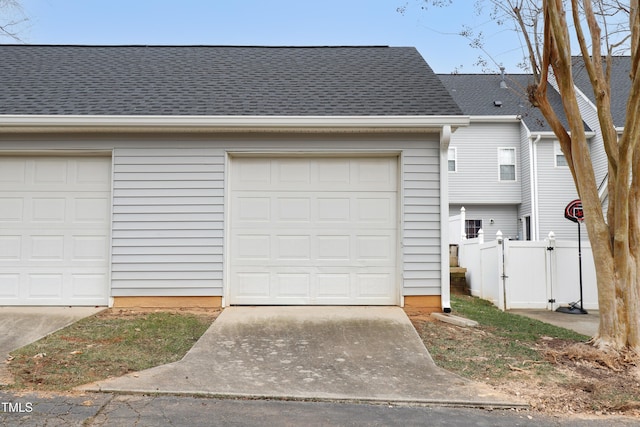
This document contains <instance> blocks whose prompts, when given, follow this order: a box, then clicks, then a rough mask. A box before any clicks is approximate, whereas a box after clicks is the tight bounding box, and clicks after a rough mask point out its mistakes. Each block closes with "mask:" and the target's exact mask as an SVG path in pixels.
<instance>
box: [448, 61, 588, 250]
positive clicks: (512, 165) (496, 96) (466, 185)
mask: <svg viewBox="0 0 640 427" xmlns="http://www.w3.org/2000/svg"><path fill="white" fill-rule="evenodd" d="M439 77H440V79H441V80H442V82H443V83H444V85H445V86H446V87H447V89H448V90H449V92H450V93H451V95H452V96H453V98H454V99H455V101H456V102H457V103H458V105H459V106H460V108H461V109H462V112H463V113H464V114H467V115H469V116H470V119H471V124H470V126H469V127H466V128H461V129H459V130H458V131H457V132H455V133H454V134H453V135H452V137H451V144H450V146H449V168H448V169H449V211H450V216H452V217H455V216H456V215H459V214H460V208H461V207H464V208H465V227H464V229H465V234H466V237H467V238H473V237H476V236H477V233H478V230H479V229H482V230H483V231H484V233H485V236H486V238H487V239H493V238H495V235H496V233H497V232H498V231H501V232H502V234H503V236H504V237H505V238H509V239H519V240H543V239H545V238H546V237H547V236H548V234H549V232H550V231H553V232H554V233H555V235H556V238H558V239H569V240H577V228H576V225H575V224H574V223H572V222H570V221H568V220H567V219H565V218H564V208H565V207H566V205H567V204H568V203H569V202H571V201H572V200H574V199H576V198H577V197H578V196H577V192H576V190H575V186H574V183H573V178H572V176H571V172H570V171H569V168H568V166H567V165H566V161H565V159H564V156H563V154H562V151H561V150H560V146H559V144H558V142H557V140H556V137H555V135H554V134H553V132H552V131H551V129H550V128H549V127H548V125H547V124H546V122H545V120H544V117H543V116H542V115H541V114H540V112H539V110H537V109H535V108H533V107H532V106H531V105H530V103H529V101H528V99H527V96H526V93H527V92H526V88H527V85H529V84H530V83H531V82H532V78H531V76H530V75H526V74H515V75H514V74H510V75H506V76H505V75H495V74H448V75H439ZM549 99H550V101H551V102H552V103H553V104H555V105H556V106H557V107H558V111H560V110H561V106H560V99H559V95H558V93H557V92H555V91H554V90H553V88H551V87H550V88H549ZM588 134H589V136H592V134H593V132H590V131H589V132H588ZM461 238H462V233H461V231H459V232H458V233H454V231H453V230H452V231H450V242H451V243H458V242H459V241H460V239H461ZM585 238H586V233H585Z"/></svg>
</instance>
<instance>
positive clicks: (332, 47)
mask: <svg viewBox="0 0 640 427" xmlns="http://www.w3.org/2000/svg"><path fill="white" fill-rule="evenodd" d="M3 46H8V47H113V48H117V47H203V48H239V49H244V48H261V49H340V48H362V49H368V48H403V47H404V46H389V45H209V44H64V43H63V44H55V43H36V44H29V43H0V47H3Z"/></svg>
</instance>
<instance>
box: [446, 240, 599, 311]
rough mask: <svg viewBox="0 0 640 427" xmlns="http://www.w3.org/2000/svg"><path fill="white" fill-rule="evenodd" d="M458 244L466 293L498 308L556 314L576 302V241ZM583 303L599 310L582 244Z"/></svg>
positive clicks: (587, 247) (588, 248) (591, 268)
mask: <svg viewBox="0 0 640 427" xmlns="http://www.w3.org/2000/svg"><path fill="white" fill-rule="evenodd" d="M499 234H500V233H499V232H498V236H497V238H496V240H493V241H490V242H486V243H484V241H483V236H482V235H481V236H480V237H479V238H476V239H469V240H461V242H460V243H459V245H460V246H459V249H458V256H459V259H460V266H461V267H465V268H466V269H467V285H468V286H469V287H470V289H471V294H472V295H474V296H477V297H479V298H483V299H486V300H489V301H491V302H492V303H493V304H495V305H496V306H497V307H499V308H500V309H502V310H509V309H513V308H536V309H548V310H555V309H556V308H558V307H559V306H566V305H568V304H570V303H573V302H578V301H579V300H580V269H579V267H578V265H579V261H578V242H577V241H575V242H574V241H560V240H555V239H554V237H553V233H549V234H550V237H549V238H548V239H547V240H545V241H537V242H532V241H510V240H508V239H504V240H503V239H502V238H501V236H499ZM582 304H583V307H584V308H585V309H587V310H589V309H592V310H594V309H598V292H597V288H596V273H595V267H594V263H593V254H592V252H591V246H590V244H589V243H588V242H582Z"/></svg>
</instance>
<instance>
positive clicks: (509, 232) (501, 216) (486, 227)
mask: <svg viewBox="0 0 640 427" xmlns="http://www.w3.org/2000/svg"><path fill="white" fill-rule="evenodd" d="M460 208H461V206H460V205H449V212H451V213H453V212H460ZM464 209H465V218H466V219H467V220H472V219H475V220H478V219H479V220H482V231H484V239H485V241H487V242H488V241H490V240H494V239H495V238H496V233H497V232H498V231H501V232H502V235H503V236H504V238H508V239H510V240H516V239H519V238H520V235H521V234H522V233H521V228H522V227H521V226H520V221H519V220H518V206H517V205H465V206H464ZM491 220H493V224H492V223H491Z"/></svg>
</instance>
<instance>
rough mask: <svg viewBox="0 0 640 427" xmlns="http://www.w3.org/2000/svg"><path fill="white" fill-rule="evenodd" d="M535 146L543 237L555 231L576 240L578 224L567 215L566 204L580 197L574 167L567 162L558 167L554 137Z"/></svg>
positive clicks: (565, 238) (541, 233)
mask: <svg viewBox="0 0 640 427" xmlns="http://www.w3.org/2000/svg"><path fill="white" fill-rule="evenodd" d="M536 148H537V150H538V151H537V154H538V204H539V209H538V214H539V216H540V218H539V224H540V239H545V238H546V237H547V235H548V234H549V232H550V231H553V232H554V233H555V235H556V238H557V239H559V240H577V239H578V234H577V233H578V231H577V225H576V224H575V223H573V222H571V221H569V220H568V219H566V218H565V217H564V209H565V207H566V206H567V204H569V202H571V201H572V200H575V199H577V198H578V193H577V192H576V188H575V185H574V183H573V178H572V177H571V171H569V167H568V166H559V167H556V165H555V154H554V153H555V152H554V142H553V140H551V139H543V140H541V141H540V142H539V143H538V144H537V147H536ZM583 234H584V237H586V232H585V233H583Z"/></svg>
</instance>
